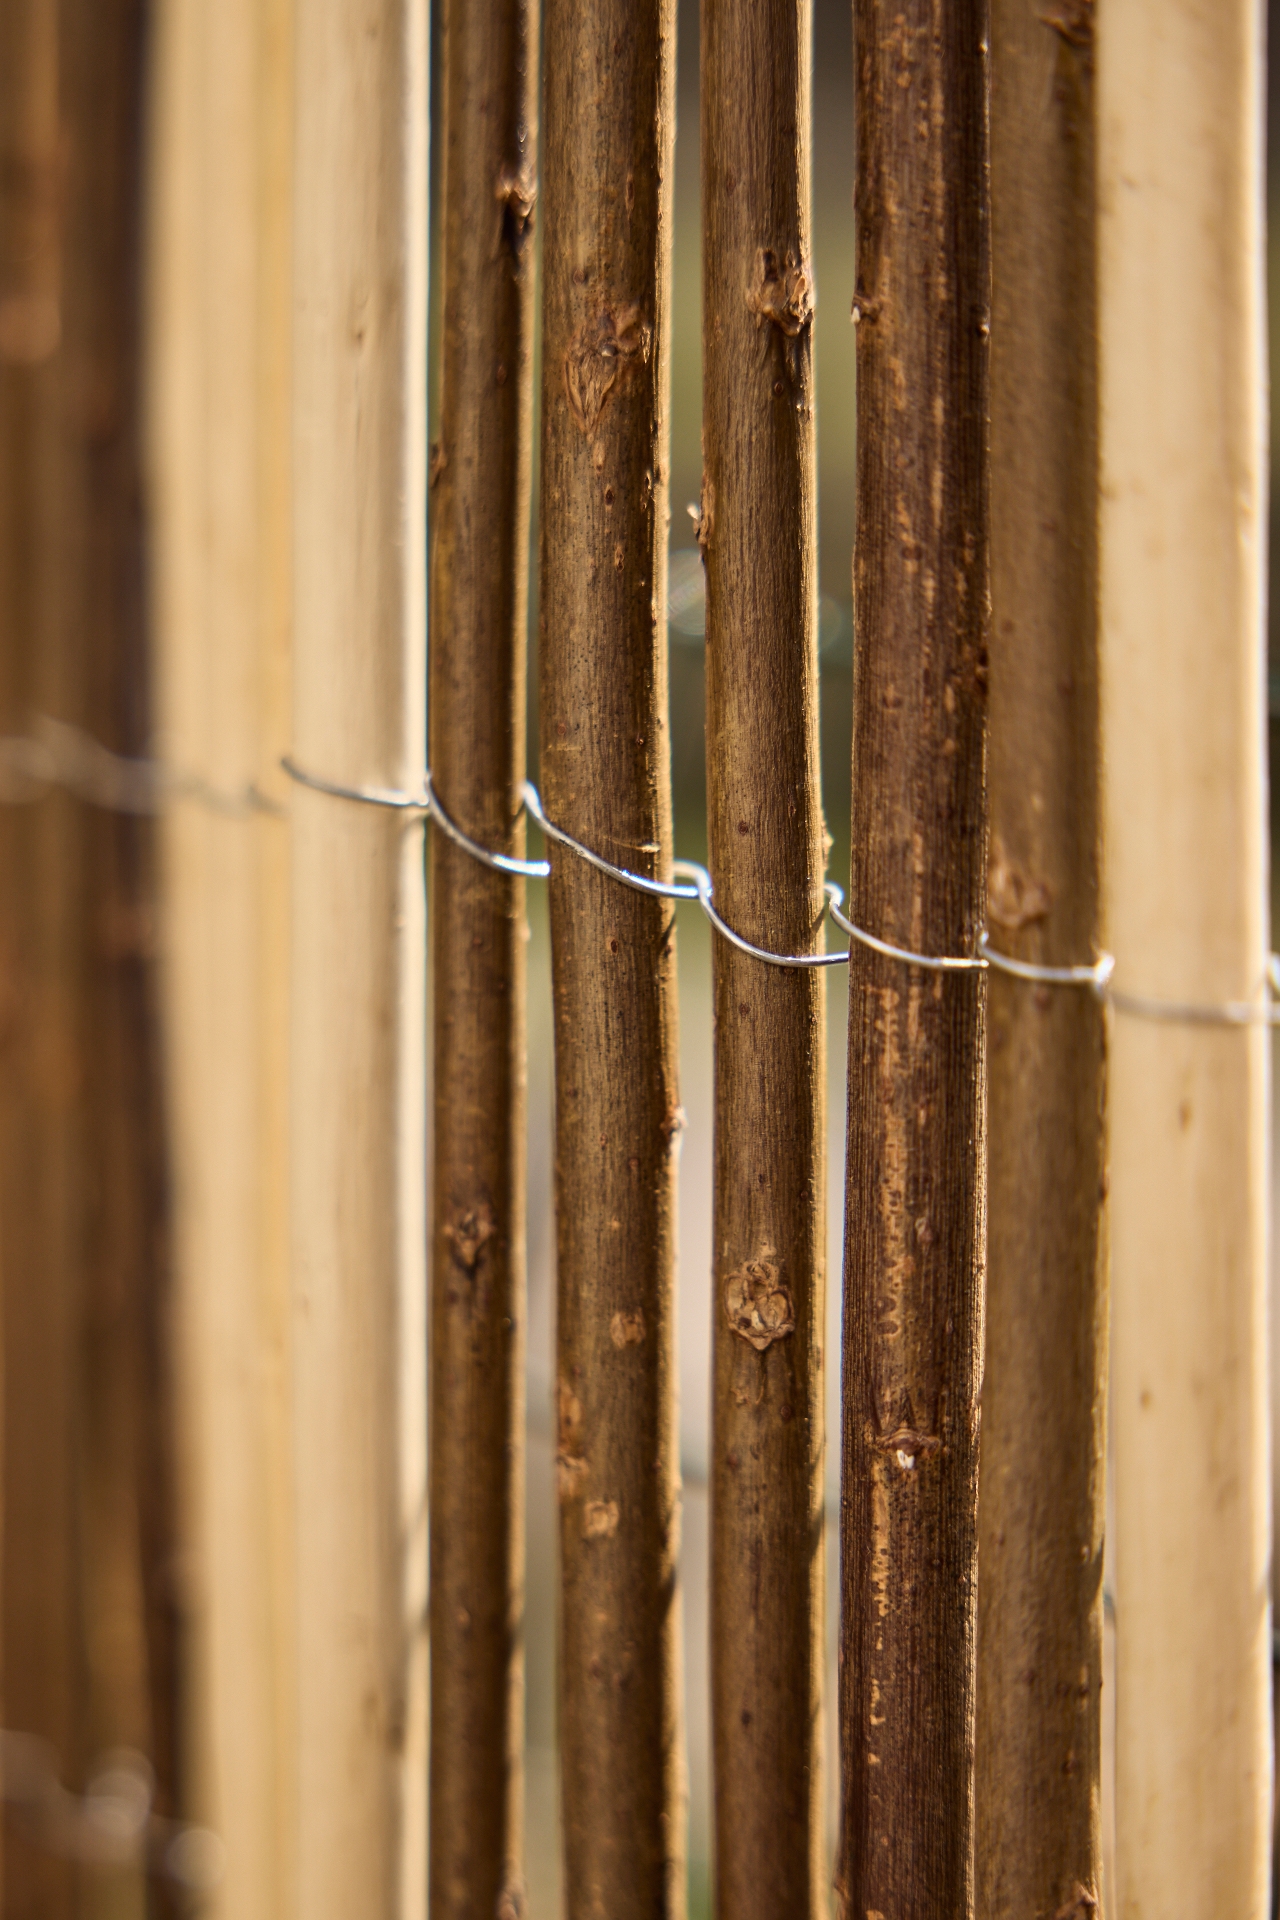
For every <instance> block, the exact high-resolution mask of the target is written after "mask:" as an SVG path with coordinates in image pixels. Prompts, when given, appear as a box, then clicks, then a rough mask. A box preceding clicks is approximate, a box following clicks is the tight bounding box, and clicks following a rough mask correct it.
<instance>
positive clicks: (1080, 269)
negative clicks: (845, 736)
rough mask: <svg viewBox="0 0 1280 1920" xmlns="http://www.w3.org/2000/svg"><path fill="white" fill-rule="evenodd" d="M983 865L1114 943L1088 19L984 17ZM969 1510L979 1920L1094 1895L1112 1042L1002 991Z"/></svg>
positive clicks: (1051, 915) (993, 1024)
mask: <svg viewBox="0 0 1280 1920" xmlns="http://www.w3.org/2000/svg"><path fill="white" fill-rule="evenodd" d="M991 172H992V184H991V197H992V278H993V283H994V291H993V325H992V355H991V597H992V635H991V718H990V743H991V745H990V752H991V758H990V772H989V779H990V805H991V855H990V866H989V871H988V883H987V915H988V922H989V924H990V926H991V929H992V934H993V939H994V940H995V942H996V944H997V945H998V946H999V947H1001V948H1002V949H1004V950H1005V951H1007V952H1010V953H1012V954H1014V955H1016V956H1018V957H1019V958H1021V959H1024V960H1029V961H1033V962H1036V963H1039V964H1041V965H1051V966H1052V965H1057V966H1070V965H1073V964H1076V963H1079V962H1088V961H1089V960H1091V959H1092V958H1093V957H1094V956H1095V954H1096V952H1097V950H1098V946H1099V934H1100V928H1099V909H1100V900H1099V882H1100V875H1099V846H1098V828H1099V808H1100V799H1099V747H1098V679H1097V368H1096V352H1097V349H1096V338H1097V316H1096V298H1095V284H1096V273H1095V267H1094V252H1095V218H1094V205H1095V195H1094V188H1095V183H1094V138H1093V68H1092V40H1091V34H1090V32H1089V22H1088V17H1087V16H1086V15H1084V14H1081V16H1080V19H1079V22H1078V23H1077V25H1076V27H1075V28H1072V27H1071V26H1070V23H1069V22H1068V21H1067V19H1066V16H1065V15H1064V16H1063V17H1062V18H1061V19H1057V18H1056V17H1055V16H1053V15H1051V14H1045V13H1040V14H1037V13H1036V12H1034V11H1033V10H1032V9H1031V8H1029V7H1028V6H1027V5H1026V3H1025V0H995V4H994V6H993V9H992V92H991ZM988 992H989V996H990V997H989V1002H988V1018H989V1021H990V1041H989V1045H990V1052H989V1067H988V1081H987V1089H988V1091H987V1098H988V1105H989V1112H988V1129H989V1131H988V1143H989V1164H988V1183H989V1184H988V1205H989V1212H990V1225H989V1230H988V1269H987V1273H988V1280H987V1285H988V1292H987V1349H986V1375H985V1381H984V1386H983V1396H982V1469H981V1485H980V1500H979V1531H980V1541H979V1560H980V1569H981V1570H980V1577H979V1581H978V1695H977V1780H976V1808H977V1862H978V1873H977V1886H978V1910H979V1913H980V1914H981V1915H982V1916H983V1920H1022V1916H1024V1915H1027V1914H1032V1913H1048V1914H1057V1913H1060V1912H1061V1913H1070V1912H1072V1911H1073V1908H1075V1907H1079V1910H1080V1912H1081V1914H1082V1916H1083V1914H1084V1912H1085V1908H1084V1906H1081V1905H1080V1903H1082V1902H1087V1900H1089V1899H1092V1900H1094V1901H1097V1900H1098V1899H1099V1898H1100V1890H1101V1858H1100V1849H1101V1829H1100V1819H1099V1793H1100V1779H1099V1767H1100V1759H1101V1686H1102V1535H1103V1523H1104V1505H1105V1487H1104V1473H1103V1447H1104V1418H1103V1407H1104V1399H1105V1393H1104V1388H1105V1377H1106V1374H1105V1368H1106V1295H1105V1286H1104V1274H1103V1267H1102V1261H1101V1255H1102V1253H1103V1247H1102V1232H1101V1229H1102V1214H1101V1198H1102V1190H1103V1181H1104V1138H1103V1124H1102V1097H1103V1065H1104V1018H1103V1011H1102V1008H1101V1006H1100V1005H1099V1003H1098V1002H1097V1000H1096V999H1095V998H1094V996H1093V995H1092V994H1089V993H1087V992H1085V991H1083V990H1081V989H1078V988H1077V989H1070V988H1067V989H1063V988H1049V987H1046V986H1039V987H1037V986H1034V985H1032V984H1030V983H1028V982H1026V981H1021V980H1015V979H1011V978H1010V977H1009V976H1008V975H1007V974H1000V973H995V974H993V975H992V976H991V977H990V981H989V987H988Z"/></svg>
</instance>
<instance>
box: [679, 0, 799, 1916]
mask: <svg viewBox="0 0 1280 1920" xmlns="http://www.w3.org/2000/svg"><path fill="white" fill-rule="evenodd" d="M811 37H812V15H811V9H810V6H809V4H808V0H767V3H766V4H764V5H757V4H754V0H704V4H703V9H702V83H701V84H702V205H703V245H704V252H703V368H704V401H703V456H704V474H703V493H702V509H701V518H700V521H699V544H700V545H701V547H702V551H703V556H704V559H705V562H706V569H707V812H708V837H709V846H710V860H711V871H712V874H713V877H714V880H715V889H716V899H717V903H718V905H719V908H720V911H721V912H722V913H723V914H724V915H725V916H726V918H727V919H728V921H729V923H730V925H732V926H733V927H735V928H736V929H738V930H739V931H741V932H742V933H743V934H745V935H746V937H747V938H748V939H750V940H752V941H754V942H756V943H757V944H759V945H762V946H765V947H769V948H772V949H773V950H774V951H776V952H779V953H799V952H810V951H812V950H813V949H814V947H815V943H816V940H817V937H818V934H819V929H820V923H821V915H822V877H823V829H822V808H821V795H820V787H819V777H818V737H817V723H818V697H817V696H818V673H817V527H816V514H815V501H814V495H815V484H816V475H815V454H814V420H813V355H812V328H813V280H812V268H811V265H810V251H809V250H810V207H809V196H810V187H809V175H810V61H811V53H812V48H811ZM714 974H715V1019H716V1065H715V1084H716V1122H715V1125H716V1136H715V1137H716V1147H715V1202H714V1205H715V1222H714V1247H715V1254H714V1279H713V1303H712V1315H713V1325H714V1355H715V1362H714V1364H715V1393H714V1403H713V1414H712V1421H713V1446H712V1457H713V1463H714V1464H713V1469H712V1502H713V1516H712V1573H711V1620H712V1626H711V1671H712V1716H713V1742H714V1755H715V1805H716V1813H715V1820H716V1911H717V1913H718V1914H720V1915H721V1916H722V1917H723V1920H730V1916H733V1917H734V1920H747V1917H748V1916H751V1915H759V1916H761V1920H764V1916H770V1917H771V1920H772V1917H776V1916H782V1915H795V1916H809V1915H816V1914H817V1912H818V1911H819V1909H820V1907H821V1906H822V1905H823V1904H824V1903H825V1880H826V1860H825V1848H824V1846H823V1836H822V1818H821V1813H822V1791H821V1756H820V1738H821V1724H820V1709H821V1672H822V1638H821V1616H822V1592H823V1578H822V1574H823V1566H822V1497H823V1496H822V1457H823V1402H822V1374H821V1366H822V1342H823V1321H824V1301H825V1279H826V1276H825V1259H824V1255H825V1235H826V1219H825V1185H826V1182H825V1156H824V1146H825V1142H824V1136H823V1120H824V1113H823V1108H824V1094H825V1085H824V1072H825V1020H824V1012H825V1000H826V995H825V990H824V982H823V975H822V973H821V972H820V971H818V970H810V971H803V970H797V971H791V970H784V969H782V968H777V967H770V966H767V965H766V964H764V963H763V962H761V961H759V960H753V959H751V958H750V957H749V956H748V955H746V954H743V953H740V952H738V951H737V950H736V949H735V948H734V947H733V946H731V945H730V944H729V942H728V941H725V940H717V941H716V942H715V945H714Z"/></svg>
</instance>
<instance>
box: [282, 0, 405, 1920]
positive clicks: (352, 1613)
mask: <svg viewBox="0 0 1280 1920" xmlns="http://www.w3.org/2000/svg"><path fill="white" fill-rule="evenodd" d="M294 17H295V48H296V91H295V113H296V138H295V172H294V180H295V199H294V286H295V305H294V317H295V332H294V383H293V392H294V438H293V450H294V458H293V476H294V573H293V579H294V654H293V727H294V735H293V738H294V747H293V750H294V754H295V755H296V757H297V759H298V760H299V761H300V763H301V764H302V765H303V766H304V767H305V768H307V769H309V770H314V771H315V772H316V773H318V774H320V775H323V776H326V777H328V778H330V779H333V780H337V781H341V782H345V783H347V784H362V783H367V782H374V783H376V784H378V785H382V786H401V787H403V786H405V785H406V784H409V783H414V784H416V783H417V782H418V781H419V780H420V778H421V774H422V768H423V764H424V759H425V746H426V743H425V738H424V731H425V712H424V708H425V701H424V698H423V693H424V687H425V667H426V662H425V634H424V612H425V581H424V574H425V565H424V561H425V555H424V551H423V540H422V532H423V526H424V520H425V503H426V460H425V451H426V450H425V446H424V444H423V427H424V422H425V392H424V389H425V358H426V354H425V291H426V288H425V282H426V271H425V267H426V262H425V248H426V232H427V222H426V146H425V131H426V92H425V88H426V32H425V27H426V20H425V7H424V6H423V5H422V4H421V0H377V4H375V5H372V6H371V5H370V4H368V0H297V4H296V6H295V16H294ZM291 809H292V916H293V918H292V960H291V981H292V1034H291V1057H290V1082H291V1112H290V1160H291V1207H292V1215H291V1230H292V1248H293V1256H292V1269H293V1295H294V1431H295V1476H296V1478H295V1488H296V1500H297V1582H298V1596H299V1603H298V1675H299V1681H298V1719H297V1741H298V1757H299V1780H298V1840H297V1845H298V1879H297V1885H298V1906H299V1911H300V1912H302V1913H305V1914H306V1915H307V1916H308V1920H329V1916H332V1917H333V1920H339V1917H340V1920H348V1917H349V1916H350V1915H351V1914H354V1913H360V1914H367V1915H369V1916H371V1920H374V1917H376V1920H391V1916H408V1915H411V1914H412V1915H416V1914H419V1913H421V1911H422V1910H423V1907H424V1905H425V1901H426V1885H425V1880H426V1835H425V1817H426V1791H427V1790H426V1779H425V1740H426V1727H425V1704H426V1673H425V1659H424V1653H425V1645H424V1641H425V1636H424V1632H423V1627H424V1616H425V1607H426V1583H425V1558H426V1554H425V1548H426V1513H425V1506H426V1499H425V1496H426V1462H425V1428H426V1377H425V1344H426V1342H425V1331H426V1329H425V1310H426V1300H425V1274H424V1253H425V1233H426V1221H425V1209H424V1206H423V1197H422V1196H423V1178H422V1169H423V1164H424V1154H425V1138H424V1124H423V1123H424V1103H425V1089H424V1081H423V1060H424V1042H425V1020H424V1015H425V981H424V946H423V938H424V935H423V899H422V860H423V845H422V832H421V828H420V827H416V826H415V825H414V824H413V823H412V822H406V821H404V820H403V819H402V818H401V816H399V815H394V814H387V813H384V812H382V811H379V810H377V809H375V808H372V807H364V806H360V805H358V804H356V803H352V802H343V801H339V800H334V799H331V798H328V797H326V796H323V795H319V794H315V793H312V792H310V791H307V790H306V789H303V788H298V789H297V790H296V791H295V792H294V794H293V797H292V802H291Z"/></svg>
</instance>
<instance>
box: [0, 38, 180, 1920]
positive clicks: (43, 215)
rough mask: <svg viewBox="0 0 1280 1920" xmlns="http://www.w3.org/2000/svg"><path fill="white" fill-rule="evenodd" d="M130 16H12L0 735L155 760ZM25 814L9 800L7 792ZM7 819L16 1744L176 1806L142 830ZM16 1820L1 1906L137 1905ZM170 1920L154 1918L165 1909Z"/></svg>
mask: <svg viewBox="0 0 1280 1920" xmlns="http://www.w3.org/2000/svg"><path fill="white" fill-rule="evenodd" d="M144 28H145V14H144V9H143V8H142V7H141V6H140V5H138V4H135V0H108V3H106V4H101V5H100V4H97V0H94V3H93V4H83V3H81V0H64V3H63V4H62V5H60V6H48V7H46V6H40V5H36V4H23V5H20V6H17V7H15V8H11V9H6V11H5V16H4V22H3V34H4V48H3V56H2V57H0V66H2V67H3V70H4V83H3V101H2V104H0V117H2V122H3V124H2V125H0V142H2V143H3V149H4V166H3V181H4V185H3V189H2V190H0V192H2V196H3V215H2V224H3V234H2V244H3V265H2V268H0V271H2V272H3V284H0V475H2V477H0V529H2V532H0V600H2V602H3V605H4V620H3V624H2V627H0V683H2V689H0V729H2V730H3V731H4V732H5V733H19V734H25V733H28V732H30V730H31V729H32V728H33V727H34V726H35V725H36V724H37V716H39V715H41V714H44V715H51V716H53V717H55V718H57V719H61V720H64V721H69V722H71V723H73V724H75V725H77V726H79V727H81V728H83V729H84V730H85V731H87V732H89V733H91V734H92V735H93V736H94V737H95V738H97V739H98V740H100V741H101V742H102V743H103V744H104V745H106V746H107V747H109V748H111V749H112V750H114V751H116V752H119V753H127V754H137V753H142V752H145V751H146V750H147V747H148V744H149V734H150V728H151V713H150V687H149V671H148V667H149V662H148V657H147V627H146V619H145V595H144V592H143V575H144V541H143V534H144V527H143V516H142V486H141V478H142V476H141V446H140V407H139V399H140V367H141V346H142V335H141V329H140V326H139V318H140V316H139V296H140V240H141V234H140V211H141V163H142V154H143V140H142V127H143V76H144V50H145V35H144ZM10 797H17V798H21V797H22V795H21V793H20V792H19V794H18V795H16V796H10ZM27 797H28V798H30V799H31V804H30V805H29V806H26V807H22V806H14V807H8V806H6V807H5V808H4V809H3V819H2V820H0V893H2V895H3V910H2V911H0V924H2V927H3V931H2V933H0V941H2V943H3V946H2V958H0V977H2V979H3V990H2V994H3V997H2V1002H0V1004H3V1007H4V1015H3V1028H2V1035H3V1037H2V1040H0V1046H2V1047H3V1070H2V1071H0V1273H3V1277H4V1336H3V1345H4V1367H5V1380H4V1403H5V1405H4V1420H5V1439H4V1463H5V1486H4V1509H5V1535H6V1537H5V1549H4V1595H3V1611H4V1668H5V1674H6V1682H7V1684H6V1698H5V1715H6V1719H5V1724H6V1725H7V1726H10V1727H15V1728H19V1729H22V1730H24V1731H27V1732H30V1733H33V1734H36V1735H39V1736H43V1737H44V1738H46V1739H47V1740H49V1741H50V1742H51V1743H52V1745H53V1747H54V1749H55V1751H56V1754H57V1760H58V1763H59V1765H60V1767H61V1769H62V1771H63V1777H64V1778H66V1779H67V1780H68V1781H69V1782H70V1784H72V1785H73V1786H76V1787H80V1786H81V1785H83V1783H84V1780H85V1777H86V1774H87V1773H88V1772H89V1771H91V1769H92V1766H93V1763H94V1762H95V1761H96V1760H97V1759H98V1758H99V1757H100V1756H101V1755H102V1754H103V1752H104V1751H105V1750H106V1749H108V1748H111V1747H118V1746H121V1745H128V1746H131V1747H133V1748H136V1749H140V1750H141V1751H142V1752H143V1753H146V1754H147V1755H149V1757H150V1759H151V1761H152V1763H153V1765H154V1768H155V1772H156V1777H157V1800H158V1804H159V1806H160V1808H161V1810H162V1811H165V1812H173V1811H174V1810H175V1809H176V1808H177V1806H178V1804H179V1797H180V1782H179V1776H178V1751H179V1734H178V1719H177V1689H176V1658H177V1644H178V1626H179V1622H178V1605H179V1594H178V1586H177V1566H176V1558H175V1541H174V1535H173V1531H172V1528H173V1504H172V1498H171V1495H172V1485H171V1479H170V1473H171V1468H172V1447H171V1428H170V1424H169V1423H170V1419H171V1415H172V1404H171V1397H170V1391H169V1386H170V1382H169V1372H168V1353H167V1346H166V1337H165V1336H166V1332H167V1309H168V1244H167V1229H168V1192H167V1166H166V1155H165V1144H164V1138H163V1126H162V1117H163V1116H162V1096H161V1087H160V1073H159V1048H158V1031H157V983H156V973H155V943H154V929H155V876H154V843H153V828H152V824H151V823H150V822H149V821H146V820H142V819H139V818H136V817H132V818H130V817H123V816H120V815H112V814H106V813H93V812H91V811H89V810H88V809H87V808H86V807H85V806H84V805H83V804H82V803H80V802H78V801H73V800H71V799H70V798H68V797H67V796H65V795H61V794H53V793H50V794H47V795H45V796H44V797H43V798H39V797H35V798H33V797H32V796H30V795H28V796H27ZM146 1898H147V1895H146V1892H145V1889H144V1886H143V1883H142V1877H141V1875H140V1874H139V1873H137V1872H134V1871H129V1872H122V1873H117V1874H113V1875H108V1876H103V1875H95V1876H89V1875H87V1874H83V1875H82V1874H80V1873H78V1872H77V1871H76V1870H75V1869H74V1868H71V1867H69V1866H68V1864H67V1863H66V1862H63V1861H59V1860H57V1859H55V1858H52V1857H50V1856H49V1855H48V1854H47V1853H43V1852H41V1851H40V1850H39V1849H37V1848H34V1847H32V1846H31V1845H30V1843H29V1842H24V1841H21V1840H20V1839H19V1838H18V1836H17V1833H16V1829H15V1828H13V1827H11V1829H10V1841H9V1845H8V1846H7V1848H6V1859H5V1884H4V1899H3V1904H4V1910H5V1912H6V1914H14V1915H18V1916H27V1915H30V1916H32V1917H33V1920H34V1916H36V1915H39V1916H41V1920H44V1917H45V1916H50V1917H51V1920H58V1916H61V1915H63V1914H70V1913H71V1912H73V1911H74V1912H76V1913H84V1914H90V1915H103V1914H106V1913H108V1912H111V1913H113V1914H120V1915H123V1914H130V1915H132V1914H141V1912H142V1910H143V1902H144V1900H145V1899H146ZM152 1905H153V1909H154V1910H155V1911H160V1912H165V1911H168V1910H169V1907H168V1901H167V1895H166V1893H165V1891H164V1890H163V1889H162V1888H159V1887H157V1888H156V1889H155V1891H154V1894H153V1895H152Z"/></svg>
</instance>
